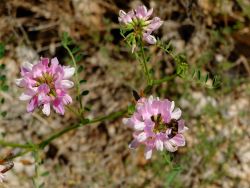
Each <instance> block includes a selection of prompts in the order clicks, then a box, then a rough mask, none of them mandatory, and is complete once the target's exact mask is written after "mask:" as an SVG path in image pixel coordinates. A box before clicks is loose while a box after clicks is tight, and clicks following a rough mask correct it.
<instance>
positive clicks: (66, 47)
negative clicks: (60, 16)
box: [63, 45, 83, 115]
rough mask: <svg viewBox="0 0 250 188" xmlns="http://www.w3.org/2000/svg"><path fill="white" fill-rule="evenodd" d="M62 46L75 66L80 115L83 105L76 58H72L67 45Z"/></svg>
mask: <svg viewBox="0 0 250 188" xmlns="http://www.w3.org/2000/svg"><path fill="white" fill-rule="evenodd" d="M63 47H64V48H65V49H66V50H67V52H68V53H69V55H70V57H71V59H72V61H73V64H74V67H75V82H76V90H77V98H78V101H79V104H80V115H81V114H82V110H83V105H82V100H81V93H80V83H79V78H78V73H77V65H76V60H75V58H74V55H73V54H72V52H71V51H70V49H69V47H68V46H67V45H64V46H63Z"/></svg>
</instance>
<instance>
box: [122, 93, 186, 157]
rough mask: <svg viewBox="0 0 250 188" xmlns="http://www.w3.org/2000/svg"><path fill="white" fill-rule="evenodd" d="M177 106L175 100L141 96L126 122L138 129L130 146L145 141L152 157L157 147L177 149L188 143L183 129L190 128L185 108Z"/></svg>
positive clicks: (147, 152) (124, 120)
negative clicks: (184, 118) (184, 114)
mask: <svg viewBox="0 0 250 188" xmlns="http://www.w3.org/2000/svg"><path fill="white" fill-rule="evenodd" d="M174 108H175V103H174V101H172V102H170V101H169V100H167V99H164V100H160V99H159V98H153V97H152V96H151V97H149V98H148V99H147V98H141V99H140V100H139V101H138V102H137V104H136V111H135V112H134V114H133V115H132V117H130V118H124V119H123V122H124V123H125V124H126V125H128V126H129V127H131V128H133V129H134V133H133V137H134V140H133V141H132V142H131V143H130V145H129V147H130V148H137V147H138V146H139V145H140V144H142V145H145V146H146V149H145V158H146V159H150V158H151V156H152V152H153V150H155V149H156V150H159V151H163V149H164V148H165V149H166V150H168V151H170V152H174V151H176V150H177V149H178V147H180V146H184V145H185V138H184V136H183V133H184V132H185V131H186V130H187V127H185V125H184V121H183V120H182V119H180V117H181V110H180V109H179V108H176V109H174Z"/></svg>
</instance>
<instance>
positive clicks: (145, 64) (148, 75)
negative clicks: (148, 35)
mask: <svg viewBox="0 0 250 188" xmlns="http://www.w3.org/2000/svg"><path fill="white" fill-rule="evenodd" d="M139 41H140V51H141V56H142V61H141V65H142V66H143V70H144V73H145V74H146V77H147V83H148V85H152V84H153V83H152V80H151V76H150V73H149V70H148V67H147V60H146V56H145V52H144V46H143V42H142V37H140V38H139Z"/></svg>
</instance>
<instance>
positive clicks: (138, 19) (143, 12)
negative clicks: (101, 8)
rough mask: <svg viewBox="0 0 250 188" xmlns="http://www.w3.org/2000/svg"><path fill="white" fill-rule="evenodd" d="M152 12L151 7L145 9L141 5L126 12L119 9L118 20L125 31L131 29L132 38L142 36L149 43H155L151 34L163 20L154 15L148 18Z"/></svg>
mask: <svg viewBox="0 0 250 188" xmlns="http://www.w3.org/2000/svg"><path fill="white" fill-rule="evenodd" d="M152 13H153V9H152V8H151V9H150V10H147V8H146V7H145V6H144V5H142V6H139V7H137V8H136V9H135V10H131V11H129V12H128V13H126V12H124V11H123V10H120V12H119V18H118V20H119V22H120V23H121V24H123V28H124V29H125V30H126V31H131V30H132V31H133V33H132V34H133V35H134V38H136V37H142V38H143V40H145V41H146V42H148V43H149V44H155V43H156V41H157V40H156V38H155V37H154V36H153V35H151V34H152V32H153V31H155V30H157V29H158V28H159V27H160V26H161V25H162V24H163V21H162V20H161V19H160V18H159V17H154V18H153V19H152V20H149V17H150V16H151V15H152ZM134 42H135V41H134ZM133 45H135V44H133Z"/></svg>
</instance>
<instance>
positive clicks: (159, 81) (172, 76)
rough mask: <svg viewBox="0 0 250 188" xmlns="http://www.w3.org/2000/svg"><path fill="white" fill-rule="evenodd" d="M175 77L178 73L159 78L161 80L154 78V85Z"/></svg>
mask: <svg viewBox="0 0 250 188" xmlns="http://www.w3.org/2000/svg"><path fill="white" fill-rule="evenodd" d="M175 77H176V75H171V76H168V77H165V78H162V79H159V80H153V85H160V84H162V83H163V82H167V81H169V80H172V79H174V78H175Z"/></svg>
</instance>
